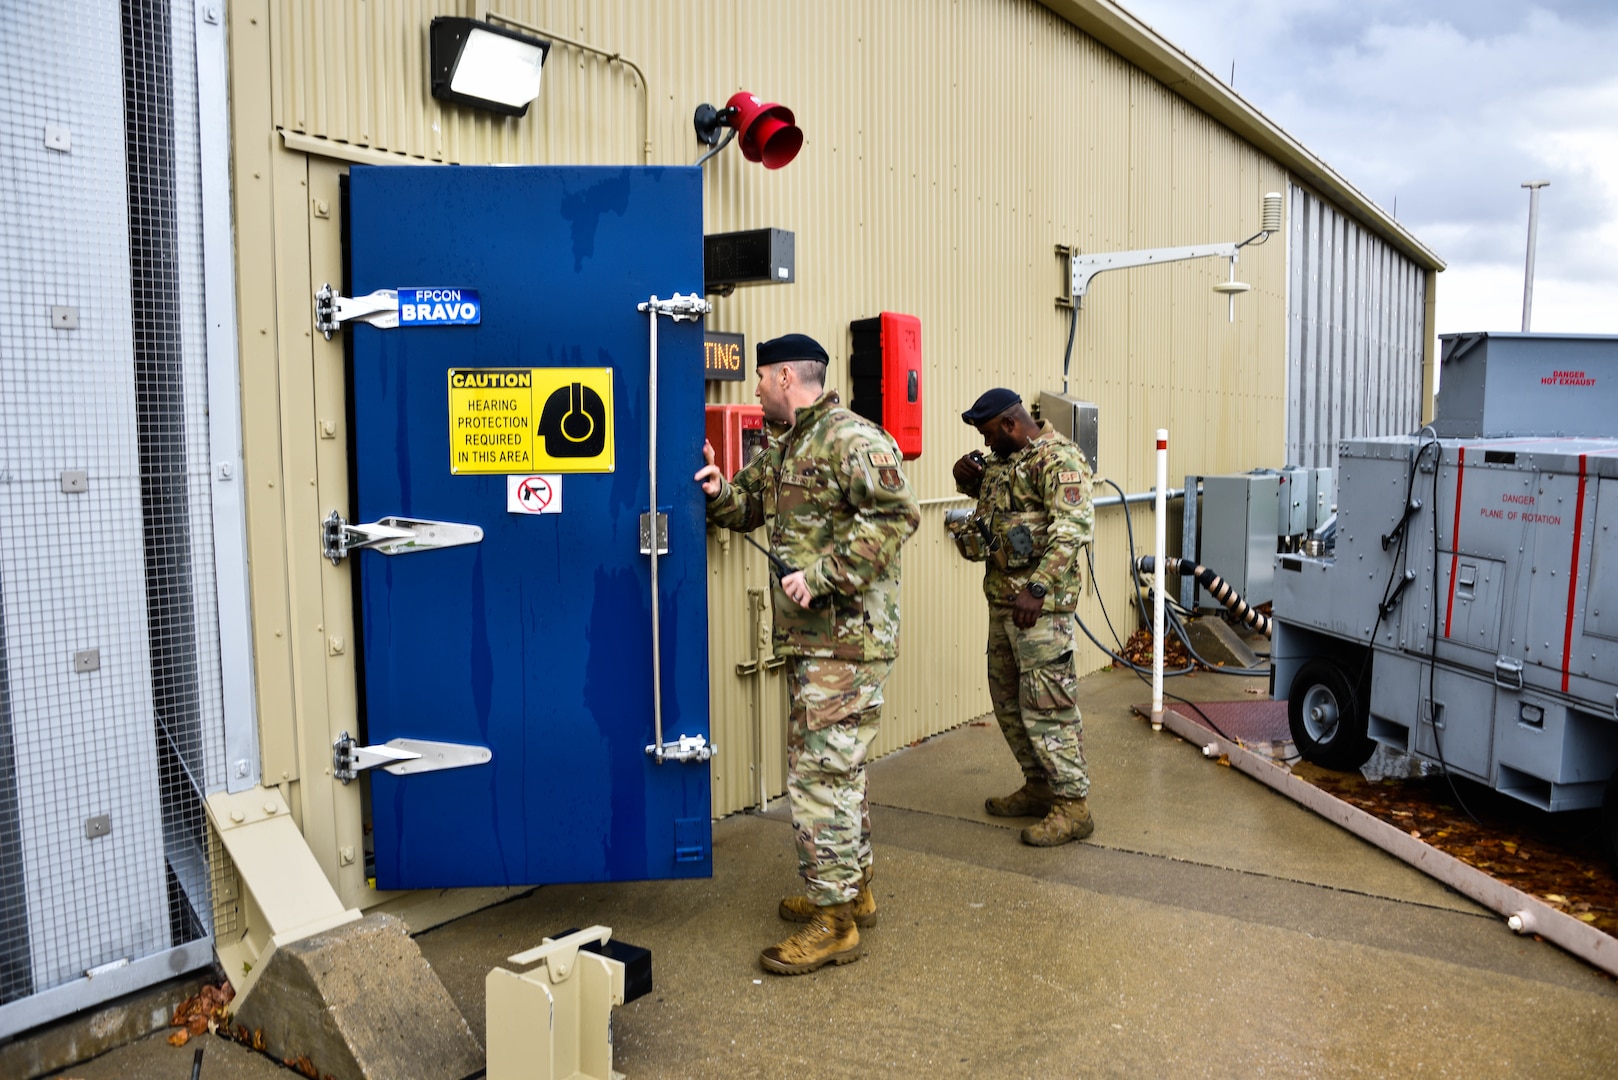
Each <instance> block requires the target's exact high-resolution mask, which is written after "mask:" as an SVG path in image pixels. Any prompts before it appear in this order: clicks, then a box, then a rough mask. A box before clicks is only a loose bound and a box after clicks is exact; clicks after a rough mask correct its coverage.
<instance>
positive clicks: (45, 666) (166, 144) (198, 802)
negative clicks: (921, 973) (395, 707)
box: [0, 0, 225, 1015]
mask: <svg viewBox="0 0 1618 1080" xmlns="http://www.w3.org/2000/svg"><path fill="white" fill-rule="evenodd" d="M6 10H7V13H6V16H5V20H4V21H5V29H6V33H5V34H3V35H0V160H3V161H5V162H6V167H5V169H4V170H0V1007H3V1006H6V1005H8V1004H10V1003H13V1002H17V1001H19V1000H20V999H23V998H27V997H28V996H30V995H37V994H41V993H43V992H45V991H48V990H52V989H54V988H57V987H62V986H64V985H65V984H68V983H72V982H75V981H82V980H83V978H84V976H85V973H86V972H87V971H88V970H89V969H92V968H96V967H99V966H101V965H106V964H114V963H119V962H121V961H130V962H133V961H135V960H139V959H141V958H144V957H148V956H154V955H156V954H159V953H163V952H165V951H166V950H169V949H172V948H174V947H175V946H178V945H181V944H184V943H186V942H190V941H196V940H199V939H201V938H204V937H206V935H207V934H208V933H209V932H210V931H211V927H212V924H213V920H214V910H213V900H212V898H211V896H210V863H209V837H208V831H207V823H206V817H205V814H204V812H203V803H202V797H203V795H204V794H205V793H206V792H207V791H208V790H210V789H212V788H219V787H223V781H224V776H225V770H224V764H223V757H224V750H223V744H224V734H223V728H222V722H221V714H222V704H221V702H222V687H221V673H220V670H219V646H218V626H217V623H218V617H217V610H216V599H215V596H216V593H215V586H214V580H213V553H212V546H211V544H212V521H211V512H210V501H209V492H210V478H209V460H208V428H207V423H208V421H207V357H206V354H205V349H204V343H205V323H204V314H205V313H204V311H203V307H202V295H203V291H202V286H201V280H202V258H201V254H202V241H201V230H200V212H199V207H200V203H201V193H200V180H199V177H200V171H201V170H200V160H199V150H198V134H197V117H196V111H197V110H196V76H195V71H194V66H195V46H194V43H193V41H192V32H193V31H192V18H193V13H192V11H191V4H190V3H189V0H185V2H173V0H129V2H126V3H124V4H122V5H119V4H118V3H116V2H115V0H95V2H87V3H84V4H74V5H67V6H65V7H62V6H56V7H50V6H41V5H7V9H6ZM80 477H82V480H80V479H78V478H80ZM70 480H72V481H74V482H71V483H70V482H69V481H70ZM70 489H71V490H70ZM156 977H162V975H161V973H160V974H159V975H157V976H156ZM30 1015H34V1014H30Z"/></svg>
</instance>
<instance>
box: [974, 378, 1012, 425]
mask: <svg viewBox="0 0 1618 1080" xmlns="http://www.w3.org/2000/svg"><path fill="white" fill-rule="evenodd" d="M1021 404H1022V398H1020V397H1018V396H1017V395H1016V394H1014V393H1012V392H1011V391H1010V390H1007V389H1006V388H1005V387H1003V386H997V387H995V388H994V389H993V390H985V391H984V392H983V396H982V397H980V398H978V399H977V400H976V401H974V402H973V403H972V407H971V408H970V409H968V410H966V411H965V412H963V413H962V414H961V419H962V420H965V421H966V422H967V423H968V424H971V425H972V426H973V427H976V426H977V425H979V424H986V423H988V422H989V421H990V420H993V419H994V418H995V417H997V416H999V415H1000V414H1001V413H1003V412H1005V411H1006V410H1007V409H1009V408H1011V407H1012V406H1013V405H1021Z"/></svg>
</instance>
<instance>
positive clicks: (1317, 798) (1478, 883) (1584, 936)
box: [1164, 709, 1618, 975]
mask: <svg viewBox="0 0 1618 1080" xmlns="http://www.w3.org/2000/svg"><path fill="white" fill-rule="evenodd" d="M1164 723H1165V724H1166V725H1167V727H1168V729H1169V730H1170V731H1172V732H1173V733H1174V734H1176V735H1178V736H1179V737H1180V738H1182V739H1184V740H1186V741H1187V742H1189V743H1191V744H1192V745H1194V746H1202V747H1204V748H1205V749H1204V751H1203V753H1204V755H1205V756H1208V757H1212V758H1217V757H1219V756H1220V755H1224V756H1225V759H1226V760H1227V761H1229V762H1230V764H1231V766H1232V767H1233V768H1235V769H1237V770H1238V771H1240V772H1244V773H1246V774H1247V775H1248V776H1251V777H1252V778H1253V779H1255V780H1257V781H1258V782H1259V783H1261V784H1263V785H1265V786H1266V787H1269V788H1273V789H1274V790H1276V791H1278V792H1280V793H1281V794H1282V795H1285V796H1287V797H1288V798H1289V799H1291V800H1292V801H1294V802H1296V803H1299V804H1300V805H1302V806H1305V807H1308V808H1309V809H1310V810H1313V811H1314V812H1315V813H1317V814H1319V815H1320V816H1321V817H1323V818H1325V819H1326V820H1327V821H1331V822H1334V823H1335V824H1337V825H1340V826H1342V827H1343V828H1345V829H1347V830H1348V831H1349V832H1351V833H1353V834H1354V835H1355V836H1358V837H1359V838H1360V839H1362V840H1365V841H1368V842H1370V843H1372V844H1375V845H1376V846H1377V847H1379V848H1381V849H1382V850H1383V851H1386V852H1387V853H1388V854H1390V855H1392V856H1394V857H1395V858H1398V859H1402V860H1404V861H1405V862H1407V863H1409V864H1410V865H1411V866H1414V867H1415V868H1416V869H1418V870H1420V871H1422V872H1423V873H1425V874H1427V875H1428V876H1429V877H1431V878H1433V879H1435V880H1437V881H1440V882H1442V883H1443V884H1445V885H1448V886H1449V887H1450V888H1452V889H1454V890H1455V891H1456V892H1458V893H1460V894H1461V895H1463V896H1466V897H1468V898H1469V899H1472V900H1475V901H1477V902H1478V903H1479V904H1482V905H1483V906H1484V907H1486V908H1488V909H1489V910H1490V911H1493V912H1495V913H1496V914H1498V915H1502V916H1504V917H1505V918H1506V925H1507V926H1509V927H1510V928H1511V929H1512V930H1513V931H1515V932H1516V933H1519V934H1538V935H1539V936H1540V937H1542V938H1544V939H1545V940H1546V941H1549V942H1551V943H1552V944H1553V945H1556V946H1558V947H1559V948H1561V949H1563V950H1565V951H1567V952H1569V953H1571V954H1572V955H1574V956H1576V957H1578V958H1579V959H1580V960H1583V961H1584V962H1585V963H1587V964H1592V965H1594V966H1595V967H1598V968H1600V969H1601V970H1602V971H1605V972H1607V973H1609V974H1612V975H1618V938H1613V937H1610V936H1608V935H1607V934H1604V933H1602V932H1601V931H1600V930H1597V929H1596V928H1595V927H1593V926H1591V925H1589V924H1588V923H1584V922H1580V921H1579V920H1578V919H1575V918H1574V917H1573V916H1571V915H1569V914H1567V913H1566V912H1562V911H1557V910H1556V909H1555V908H1553V907H1551V906H1550V905H1549V904H1546V903H1543V902H1541V901H1540V900H1538V899H1536V898H1535V897H1533V896H1530V895H1529V894H1527V893H1525V892H1523V891H1521V890H1520V889H1514V888H1512V887H1511V886H1510V885H1507V884H1506V883H1505V882H1503V881H1497V880H1496V879H1494V878H1492V877H1490V876H1489V875H1488V874H1485V873H1484V872H1483V871H1481V870H1479V869H1477V868H1476V867H1473V866H1468V865H1467V864H1466V863H1464V862H1462V861H1461V860H1459V859H1457V858H1455V857H1454V856H1453V855H1447V854H1445V853H1444V852H1442V851H1440V850H1438V849H1437V848H1435V847H1433V846H1432V845H1431V844H1428V843H1425V842H1424V841H1421V840H1418V839H1417V838H1416V837H1414V836H1411V835H1410V834H1409V833H1407V832H1405V831H1404V830H1402V829H1399V828H1396V827H1395V826H1392V825H1389V824H1388V823H1387V822H1385V821H1383V820H1382V819H1381V818H1377V817H1372V816H1371V815H1370V814H1368V813H1366V812H1365V811H1364V810H1361V809H1360V808H1359V807H1357V806H1351V805H1349V804H1348V803H1345V802H1343V801H1342V800H1341V799H1338V798H1335V797H1334V796H1332V795H1330V794H1328V793H1326V792H1325V791H1322V790H1321V789H1320V788H1317V787H1315V786H1314V785H1313V784H1311V783H1308V782H1307V781H1304V780H1300V779H1299V778H1298V777H1296V776H1293V775H1292V774H1291V773H1290V772H1288V771H1287V770H1286V769H1284V768H1282V767H1281V766H1279V765H1277V764H1275V762H1273V761H1271V760H1270V759H1268V758H1266V757H1263V756H1262V755H1259V754H1256V753H1254V752H1253V751H1251V750H1248V749H1246V748H1245V747H1243V746H1239V745H1237V744H1236V743H1234V742H1231V741H1230V740H1229V739H1222V738H1218V737H1217V736H1213V737H1212V738H1211V741H1210V733H1209V731H1208V729H1207V728H1205V727H1203V726H1202V725H1201V724H1198V723H1196V722H1195V721H1194V720H1191V719H1189V718H1188V717H1185V716H1182V715H1181V714H1180V713H1178V712H1176V711H1174V710H1172V709H1171V710H1170V711H1169V712H1167V713H1166V714H1164ZM1207 747H1213V750H1214V752H1213V753H1211V754H1210V753H1209V752H1208V750H1207V749H1206V748H1207Z"/></svg>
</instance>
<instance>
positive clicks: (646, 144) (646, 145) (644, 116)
mask: <svg viewBox="0 0 1618 1080" xmlns="http://www.w3.org/2000/svg"><path fill="white" fill-rule="evenodd" d="M489 20H490V21H491V22H499V23H505V24H506V25H507V26H511V27H515V28H516V29H518V30H526V31H528V32H529V33H530V34H536V35H538V36H539V37H542V38H545V39H547V40H549V41H552V42H555V43H557V44H560V45H566V46H567V47H568V48H570V49H578V50H579V51H580V52H587V53H590V54H591V55H592V56H599V57H601V58H602V59H603V60H606V61H607V62H608V63H609V64H612V63H617V64H622V65H624V67H626V68H628V69H629V70H630V71H633V72H634V73H635V78H637V79H639V80H640V155H641V164H643V165H650V164H651V163H652V121H651V105H650V102H649V95H650V93H651V91H650V89H649V88H648V87H647V85H646V73H645V72H644V71H642V70H641V69H640V65H638V64H636V63H635V62H634V61H633V60H626V59H625V58H624V56H623V54H622V53H615V52H608V51H607V50H606V49H598V48H596V47H595V46H594V45H586V44H585V43H584V42H582V41H574V40H572V39H571V38H565V37H563V36H562V35H561V34H553V33H551V32H550V31H549V30H543V29H541V28H540V27H537V26H534V25H533V24H532V23H525V22H523V21H522V20H521V19H513V18H512V17H511V16H510V15H502V14H500V13H499V12H498V11H491V12H489Z"/></svg>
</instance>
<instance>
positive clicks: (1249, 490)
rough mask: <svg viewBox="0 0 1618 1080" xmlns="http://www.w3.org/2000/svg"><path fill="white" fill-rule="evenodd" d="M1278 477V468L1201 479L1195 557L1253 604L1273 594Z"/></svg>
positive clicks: (1266, 599) (1278, 490)
mask: <svg viewBox="0 0 1618 1080" xmlns="http://www.w3.org/2000/svg"><path fill="white" fill-rule="evenodd" d="M1279 480H1280V476H1279V474H1277V473H1275V472H1273V471H1271V472H1262V473H1242V474H1239V475H1236V476H1204V477H1203V478H1202V507H1201V514H1200V519H1201V539H1200V543H1199V546H1198V548H1197V555H1196V560H1197V562H1199V563H1201V564H1202V565H1203V566H1206V567H1207V568H1208V569H1210V570H1212V571H1213V572H1214V573H1216V574H1218V575H1219V576H1220V577H1222V578H1224V579H1225V581H1226V583H1228V584H1229V585H1230V587H1231V588H1233V589H1235V590H1236V591H1237V592H1238V593H1240V594H1241V598H1242V599H1243V600H1246V601H1247V603H1248V604H1249V605H1250V606H1252V607H1257V606H1258V605H1260V604H1264V603H1268V602H1269V601H1270V600H1271V599H1272V598H1273V593H1274V585H1275V549H1276V538H1277V537H1276V531H1275V525H1276V521H1277V520H1278V518H1279V514H1280V493H1281V487H1282V485H1281V484H1280V482H1279ZM1189 483H1190V481H1188V484H1189ZM1191 490H1192V489H1191V488H1190V487H1188V488H1187V491H1188V492H1189V491H1191ZM1216 606H1219V607H1223V605H1216Z"/></svg>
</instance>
